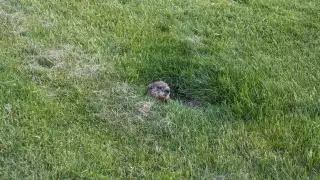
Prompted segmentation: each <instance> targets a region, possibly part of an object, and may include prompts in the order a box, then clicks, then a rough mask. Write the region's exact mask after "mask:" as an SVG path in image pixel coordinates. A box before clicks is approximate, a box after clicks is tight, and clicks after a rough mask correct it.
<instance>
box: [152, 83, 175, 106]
mask: <svg viewBox="0 0 320 180" xmlns="http://www.w3.org/2000/svg"><path fill="white" fill-rule="evenodd" d="M148 95H149V96H151V97H153V98H154V99H157V100H160V101H163V102H167V101H168V100H169V99H170V87H169V86H168V84H167V83H165V82H163V81H156V82H153V83H151V84H149V86H148Z"/></svg>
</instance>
